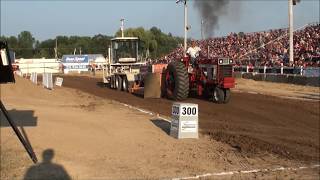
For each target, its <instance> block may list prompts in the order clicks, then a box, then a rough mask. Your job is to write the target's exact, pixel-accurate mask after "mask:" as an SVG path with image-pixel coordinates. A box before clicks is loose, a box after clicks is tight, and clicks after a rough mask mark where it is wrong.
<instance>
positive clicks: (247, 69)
mask: <svg viewBox="0 0 320 180" xmlns="http://www.w3.org/2000/svg"><path fill="white" fill-rule="evenodd" d="M247 73H249V66H248V65H247Z"/></svg>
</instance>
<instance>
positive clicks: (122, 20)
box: [120, 18, 124, 37]
mask: <svg viewBox="0 0 320 180" xmlns="http://www.w3.org/2000/svg"><path fill="white" fill-rule="evenodd" d="M120 21H121V26H120V30H121V37H124V19H123V18H122V19H120Z"/></svg>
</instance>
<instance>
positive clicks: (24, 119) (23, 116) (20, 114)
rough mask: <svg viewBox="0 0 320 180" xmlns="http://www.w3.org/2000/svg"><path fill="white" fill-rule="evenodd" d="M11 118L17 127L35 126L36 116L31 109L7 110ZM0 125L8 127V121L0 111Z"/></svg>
mask: <svg viewBox="0 0 320 180" xmlns="http://www.w3.org/2000/svg"><path fill="white" fill-rule="evenodd" d="M8 113H9V115H10V117H11V119H12V120H13V121H14V122H15V123H16V125H17V126H19V127H26V126H29V127H34V126H37V119H38V118H37V117H35V116H34V111H33V110H15V109H13V110H9V111H8ZM1 117H3V118H1V119H0V126H1V127H9V126H10V125H9V123H8V121H7V119H6V118H5V117H4V116H2V113H1Z"/></svg>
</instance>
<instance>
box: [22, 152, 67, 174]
mask: <svg viewBox="0 0 320 180" xmlns="http://www.w3.org/2000/svg"><path fill="white" fill-rule="evenodd" d="M53 157H54V150H53V149H46V150H44V151H43V152H42V162H40V163H39V164H36V165H33V166H31V167H30V168H29V169H28V170H27V171H26V173H25V175H24V178H23V179H24V180H31V179H48V180H51V179H52V180H53V179H64V180H71V177H70V176H69V174H68V173H67V171H66V170H65V169H64V167H63V166H62V165H60V164H55V163H53V162H52V160H53Z"/></svg>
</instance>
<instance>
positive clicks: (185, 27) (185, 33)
mask: <svg viewBox="0 0 320 180" xmlns="http://www.w3.org/2000/svg"><path fill="white" fill-rule="evenodd" d="M187 26H188V6H187V0H184V53H183V55H184V57H186V53H187V36H188V30H187Z"/></svg>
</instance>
